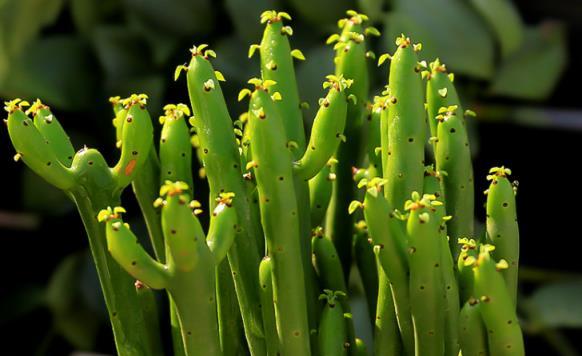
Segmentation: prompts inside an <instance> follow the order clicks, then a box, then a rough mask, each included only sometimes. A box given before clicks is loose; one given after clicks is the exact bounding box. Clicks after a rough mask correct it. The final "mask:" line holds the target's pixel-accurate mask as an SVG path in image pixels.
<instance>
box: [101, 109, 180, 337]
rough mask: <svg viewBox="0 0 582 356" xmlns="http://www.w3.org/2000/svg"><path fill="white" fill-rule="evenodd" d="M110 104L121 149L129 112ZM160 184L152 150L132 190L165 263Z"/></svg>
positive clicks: (135, 179)
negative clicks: (155, 204)
mask: <svg viewBox="0 0 582 356" xmlns="http://www.w3.org/2000/svg"><path fill="white" fill-rule="evenodd" d="M109 102H110V103H111V104H112V107H113V114H114V115H115V118H114V119H113V126H114V127H115V139H116V142H117V146H118V148H121V144H122V134H123V124H124V122H125V119H126V117H127V110H126V109H125V108H124V107H123V105H122V104H121V99H120V98H119V97H112V98H109ZM159 184H160V160H159V158H158V154H157V153H156V150H155V149H151V150H150V153H149V155H148V157H147V159H146V161H145V162H144V164H143V167H142V168H141V169H140V170H139V172H137V173H136V175H135V177H134V179H133V181H132V182H131V188H132V190H133V193H134V195H135V198H136V200H137V203H138V205H139V208H140V210H141V213H142V216H143V217H144V220H145V223H146V227H147V230H148V236H149V238H150V242H151V244H152V248H153V250H154V255H155V256H156V258H157V259H158V260H159V261H161V262H164V259H165V250H164V249H165V247H164V237H163V235H162V226H161V224H160V214H159V211H158V210H157V209H155V208H154V207H153V205H152V201H154V200H155V199H156V198H157V197H158V190H159ZM180 342H181V341H180Z"/></svg>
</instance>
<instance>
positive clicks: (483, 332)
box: [459, 298, 489, 356]
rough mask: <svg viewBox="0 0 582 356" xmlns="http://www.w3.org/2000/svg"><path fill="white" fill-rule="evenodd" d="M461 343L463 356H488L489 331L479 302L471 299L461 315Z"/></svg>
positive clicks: (462, 309)
mask: <svg viewBox="0 0 582 356" xmlns="http://www.w3.org/2000/svg"><path fill="white" fill-rule="evenodd" d="M459 321H460V322H459V341H460V343H461V350H462V353H463V356H488V355H489V347H488V346H487V329H486V328H485V324H484V323H483V318H482V317H481V312H480V305H479V301H478V300H477V299H475V298H470V299H469V300H468V301H467V302H466V303H465V305H464V306H463V308H461V314H460V315H459Z"/></svg>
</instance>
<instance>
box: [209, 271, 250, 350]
mask: <svg viewBox="0 0 582 356" xmlns="http://www.w3.org/2000/svg"><path fill="white" fill-rule="evenodd" d="M216 302H217V304H218V330H219V333H220V348H221V350H222V355H224V356H237V355H241V354H244V353H245V345H244V343H241V341H242V340H243V335H244V330H243V326H242V319H241V316H240V309H239V307H238V300H237V297H236V293H235V289H234V282H233V279H232V272H231V270H230V266H229V264H228V261H227V260H224V261H222V262H220V264H219V265H218V266H217V268H216Z"/></svg>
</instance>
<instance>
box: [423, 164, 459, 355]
mask: <svg viewBox="0 0 582 356" xmlns="http://www.w3.org/2000/svg"><path fill="white" fill-rule="evenodd" d="M442 179H443V176H442V175H441V174H440V173H439V172H438V171H434V170H433V168H432V166H429V167H427V169H426V172H425V177H424V192H425V194H432V195H434V196H435V197H436V198H437V199H442V196H443V193H442ZM434 209H435V210H436V211H435V218H436V219H437V220H438V221H442V223H441V226H440V227H439V244H440V252H441V262H440V269H441V272H442V282H443V284H444V292H445V303H446V304H445V309H444V315H445V329H444V334H445V353H444V354H445V355H447V356H458V355H459V347H460V346H459V313H460V306H459V288H458V286H457V278H456V276H455V267H456V264H455V263H453V256H452V254H451V250H450V248H449V242H448V237H447V226H446V224H445V220H444V218H445V211H446V208H445V205H444V204H443V205H441V206H437V207H435V208H434Z"/></svg>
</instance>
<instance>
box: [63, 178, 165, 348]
mask: <svg viewBox="0 0 582 356" xmlns="http://www.w3.org/2000/svg"><path fill="white" fill-rule="evenodd" d="M72 195H73V199H74V201H75V203H76V204H77V208H78V210H79V214H80V215H81V219H82V220H83V225H85V230H86V232H87V236H88V237H89V246H90V247H91V253H92V255H93V260H94V261H95V266H96V267H97V274H98V276H99V281H100V283H101V288H102V290H103V296H104V297H105V304H106V305H107V310H108V313H109V318H110V321H111V326H112V329H113V335H114V338H115V344H116V348H117V352H118V354H119V355H120V356H133V355H135V356H141V355H152V356H153V355H161V354H162V350H161V342H160V340H157V341H153V340H152V342H151V343H144V340H143V337H144V335H159V332H152V331H151V328H156V327H158V326H157V325H148V323H147V318H146V317H145V316H144V314H143V309H142V307H141V304H140V302H139V300H138V296H137V293H136V290H135V287H134V280H133V278H132V277H131V276H130V275H129V274H127V272H126V271H124V270H123V269H122V268H121V266H120V265H119V264H118V263H117V262H115V261H114V260H113V258H112V257H111V255H110V254H109V253H108V252H107V246H106V240H105V227H104V226H103V225H101V224H99V223H98V222H97V212H98V211H99V210H100V209H102V208H105V207H107V206H117V205H119V197H114V196H111V195H109V196H108V195H107V194H106V193H104V192H96V193H93V194H89V193H88V192H87V191H86V190H84V189H82V188H81V189H79V190H77V191H75V192H73V193H72Z"/></svg>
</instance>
